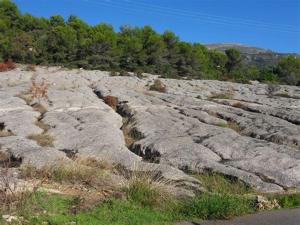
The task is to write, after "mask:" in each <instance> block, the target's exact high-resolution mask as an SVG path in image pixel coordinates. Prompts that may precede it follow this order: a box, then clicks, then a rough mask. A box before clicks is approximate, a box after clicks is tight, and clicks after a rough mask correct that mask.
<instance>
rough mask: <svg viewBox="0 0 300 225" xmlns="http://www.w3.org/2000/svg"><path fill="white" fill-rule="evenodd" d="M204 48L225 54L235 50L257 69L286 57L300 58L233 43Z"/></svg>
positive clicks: (271, 64)
mask: <svg viewBox="0 0 300 225" xmlns="http://www.w3.org/2000/svg"><path fill="white" fill-rule="evenodd" d="M206 47H207V48H208V49H210V50H217V51H222V52H225V51H226V50H227V49H229V48H234V49H237V50H239V51H240V52H241V54H242V56H243V57H244V61H245V62H246V63H247V64H249V65H257V66H258V67H264V66H273V65H275V64H276V63H277V61H278V60H279V59H280V58H281V57H283V56H287V55H295V56H297V57H300V55H299V54H295V53H290V54H289V53H278V52H274V51H272V50H269V49H263V48H257V47H252V46H247V45H242V44H235V43H233V44H232V43H224V44H207V45H206Z"/></svg>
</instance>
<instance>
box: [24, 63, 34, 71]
mask: <svg viewBox="0 0 300 225" xmlns="http://www.w3.org/2000/svg"><path fill="white" fill-rule="evenodd" d="M26 71H33V72H35V71H36V65H34V64H30V65H28V66H27V67H26Z"/></svg>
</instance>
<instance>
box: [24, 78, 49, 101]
mask: <svg viewBox="0 0 300 225" xmlns="http://www.w3.org/2000/svg"><path fill="white" fill-rule="evenodd" d="M48 88H49V84H48V82H47V81H46V80H45V79H43V80H42V81H41V82H40V83H38V82H36V80H34V79H33V80H32V81H31V87H30V89H29V93H30V94H31V96H32V98H33V99H38V100H40V99H42V98H44V99H48Z"/></svg>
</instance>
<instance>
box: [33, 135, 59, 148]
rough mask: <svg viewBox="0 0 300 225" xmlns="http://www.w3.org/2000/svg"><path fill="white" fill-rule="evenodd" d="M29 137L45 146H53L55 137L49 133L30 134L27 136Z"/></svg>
mask: <svg viewBox="0 0 300 225" xmlns="http://www.w3.org/2000/svg"><path fill="white" fill-rule="evenodd" d="M27 138H28V139H31V140H34V141H36V142H37V143H38V145H40V146H43V147H53V146H54V145H53V141H54V138H53V137H52V136H51V135H49V134H45V133H42V134H30V135H28V136H27Z"/></svg>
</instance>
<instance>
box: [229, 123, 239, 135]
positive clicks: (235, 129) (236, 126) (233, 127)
mask: <svg viewBox="0 0 300 225" xmlns="http://www.w3.org/2000/svg"><path fill="white" fill-rule="evenodd" d="M227 126H228V128H230V129H232V130H234V131H236V132H237V133H241V132H242V128H241V127H240V126H239V124H238V123H236V122H234V121H228V122H227Z"/></svg>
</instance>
